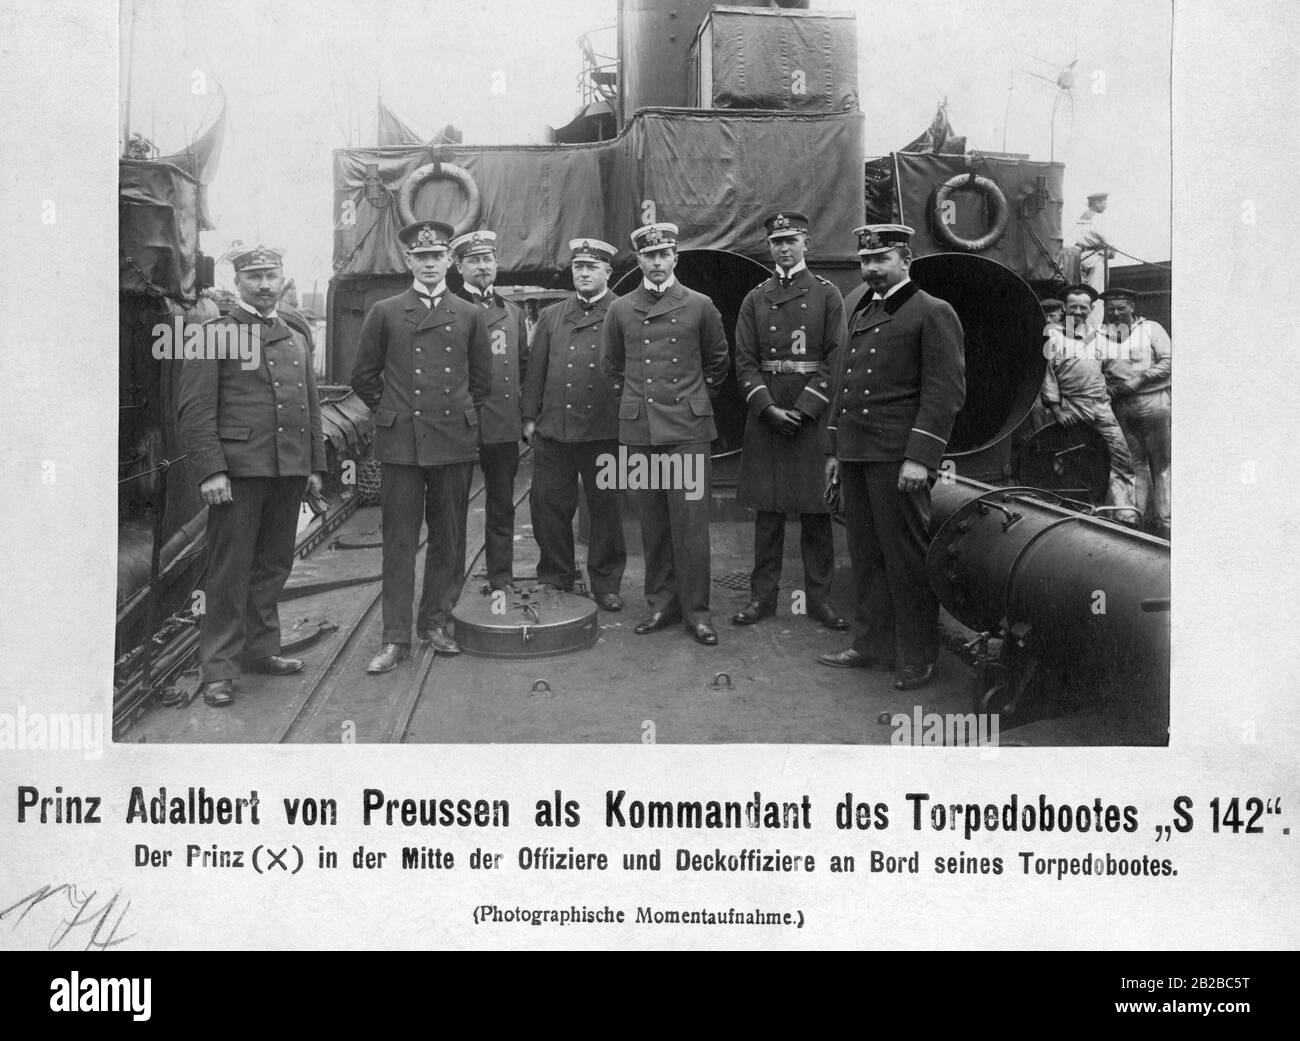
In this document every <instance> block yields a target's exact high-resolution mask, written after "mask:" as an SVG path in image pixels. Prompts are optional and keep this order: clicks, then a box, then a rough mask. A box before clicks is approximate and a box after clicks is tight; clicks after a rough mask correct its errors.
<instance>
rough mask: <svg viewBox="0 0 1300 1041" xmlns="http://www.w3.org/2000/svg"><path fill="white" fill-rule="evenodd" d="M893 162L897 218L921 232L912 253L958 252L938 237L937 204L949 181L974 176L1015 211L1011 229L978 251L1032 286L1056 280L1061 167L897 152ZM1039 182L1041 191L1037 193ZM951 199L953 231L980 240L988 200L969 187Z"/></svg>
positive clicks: (1026, 161)
mask: <svg viewBox="0 0 1300 1041" xmlns="http://www.w3.org/2000/svg"><path fill="white" fill-rule="evenodd" d="M890 158H891V159H892V164H893V168H894V178H893V180H894V185H893V192H894V201H895V203H896V206H897V209H896V211H895V214H894V217H893V219H894V220H898V221H901V222H902V223H903V224H907V225H909V226H910V227H912V228H913V229H915V231H916V234H915V235H913V236H912V252H913V254H914V255H916V256H926V255H927V254H930V253H947V252H954V251H955V250H954V247H953V246H952V245H951V244H949V243H947V242H945V241H943V240H942V239H941V238H940V237H939V236H938V234H937V227H936V226H937V224H938V222H939V221H940V220H942V219H943V218H944V214H942V213H941V212H940V210H941V207H939V206H936V198H935V196H936V192H937V190H938V189H939V187H940V186H942V185H943V184H944V183H945V182H946V181H949V180H950V179H952V178H955V177H959V176H962V175H967V174H972V173H973V174H975V175H976V176H977V177H982V178H987V179H988V180H989V181H991V182H993V184H994V185H996V186H997V188H998V190H999V191H1000V192H1001V193H1002V195H1003V197H1004V198H1005V200H1006V204H1007V208H1008V210H1009V218H1008V220H1007V225H1006V229H1005V230H1004V231H1003V232H1002V234H1001V235H1000V236H998V238H997V241H996V242H994V243H993V244H992V245H991V246H989V247H988V248H986V249H981V250H978V251H977V252H978V254H979V255H980V256H982V257H985V258H987V259H989V260H995V261H997V262H998V263H999V264H1002V265H1003V266H1005V267H1008V268H1010V269H1011V270H1012V271H1014V272H1015V273H1016V274H1018V275H1019V276H1020V277H1021V278H1023V279H1025V280H1026V281H1030V282H1033V281H1046V280H1050V279H1052V278H1053V277H1054V275H1055V274H1056V268H1055V267H1054V266H1053V260H1055V261H1056V262H1057V263H1059V258H1060V254H1061V245H1062V243H1061V207H1062V205H1063V199H1064V187H1063V181H1064V177H1065V167H1064V165H1063V164H1061V163H1044V162H1034V161H1031V160H1029V159H1021V158H1016V157H1005V156H991V155H982V154H980V153H968V154H966V155H942V154H933V153H916V152H895V153H893V155H892V156H891V157H890ZM1040 179H1042V189H1043V191H1040V190H1039V187H1040V185H1039V182H1040ZM1044 192H1045V194H1044ZM948 198H949V201H950V202H951V203H952V207H951V211H950V212H949V214H948V216H949V217H951V218H952V220H951V223H950V224H949V228H950V229H951V230H952V231H953V232H955V233H956V234H957V235H958V236H960V237H961V238H963V239H967V240H976V239H978V238H980V237H981V236H982V235H984V234H985V233H986V232H987V231H988V229H989V228H990V225H991V222H992V218H993V214H992V211H991V206H990V204H989V200H988V198H987V197H985V196H984V195H982V194H980V193H979V192H977V191H970V190H963V191H955V192H953V193H952V194H951V195H950V196H949V197H948Z"/></svg>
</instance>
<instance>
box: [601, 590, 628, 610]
mask: <svg viewBox="0 0 1300 1041" xmlns="http://www.w3.org/2000/svg"><path fill="white" fill-rule="evenodd" d="M596 606H597V607H599V608H600V609H601V610H602V611H621V610H623V598H622V597H621V596H619V595H618V594H617V593H597V594H596Z"/></svg>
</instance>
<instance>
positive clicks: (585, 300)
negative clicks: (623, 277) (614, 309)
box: [574, 286, 609, 307]
mask: <svg viewBox="0 0 1300 1041" xmlns="http://www.w3.org/2000/svg"><path fill="white" fill-rule="evenodd" d="M608 292H609V286H606V287H605V288H604V289H602V290H601V291H600V292H599V293H597V294H596V295H595V296H593V297H588V298H584V297H583V296H582V294H581V293H579V292H578V291H577V290H576V289H575V290H574V295H575V296H577V298H578V300H579V301H580V302H582V303H584V304H586V305H587V306H588V307H590V306H591V305H592V304H594V303H595V302H596V301H597V300H600V299H602V298H603V297H604V296H605V294H606V293H608Z"/></svg>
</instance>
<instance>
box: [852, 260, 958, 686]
mask: <svg viewBox="0 0 1300 1041" xmlns="http://www.w3.org/2000/svg"><path fill="white" fill-rule="evenodd" d="M844 313H845V315H846V322H847V339H846V341H845V347H844V350H843V351H842V352H841V358H840V363H839V365H838V367H837V374H836V381H835V388H834V389H835V394H834V396H833V398H832V401H831V421H830V424H829V425H828V428H827V433H828V444H829V448H830V451H831V452H832V453H833V454H834V455H835V456H836V457H837V458H838V459H839V460H840V464H841V466H840V472H841V478H840V479H841V483H842V489H843V498H844V515H845V529H846V536H847V538H848V544H849V557H850V560H851V561H852V564H853V577H854V584H855V586H856V600H857V612H856V616H855V618H854V640H853V646H854V649H855V650H857V651H858V652H859V653H861V654H863V655H866V656H867V657H869V658H873V659H875V660H878V661H894V662H896V663H898V664H902V665H917V666H921V665H928V664H931V663H932V662H933V661H934V659H935V657H936V655H937V653H938V619H939V602H938V600H937V599H936V598H935V595H934V593H933V592H932V591H931V590H930V585H929V582H928V580H927V579H926V574H925V554H926V549H927V547H928V545H929V523H930V489H929V486H928V485H927V486H925V487H923V488H922V489H921V490H919V491H915V492H901V491H899V490H898V474H899V469H900V467H901V465H902V463H903V461H904V460H905V459H911V460H913V461H915V462H918V463H920V464H922V465H923V466H925V467H926V468H927V469H929V470H930V471H932V472H933V471H935V470H937V469H938V467H939V464H940V462H941V461H942V458H943V454H944V451H945V449H946V448H947V444H948V437H949V435H950V434H951V433H952V425H953V421H954V419H955V418H956V416H957V413H958V412H959V411H960V409H961V406H962V403H963V402H964V401H965V397H966V382H965V355H964V343H963V334H962V328H961V322H960V321H959V320H958V318H957V314H956V312H955V311H954V310H953V309H952V306H951V305H949V304H948V303H947V302H945V301H943V300H939V299H937V298H936V297H933V296H931V295H930V294H929V293H926V292H924V291H923V290H922V289H920V287H918V286H917V285H916V284H915V283H914V282H911V281H910V280H909V281H905V282H903V283H901V284H900V285H899V286H898V288H896V289H895V290H894V291H893V292H892V293H890V294H889V295H888V296H887V297H886V298H885V299H884V300H883V301H881V300H880V299H879V298H878V297H876V296H875V295H874V294H873V293H872V292H871V290H870V289H869V288H868V287H867V286H865V285H863V286H860V287H859V288H858V289H855V290H854V291H853V292H852V293H850V294H849V295H848V297H847V298H846V299H845V301H844Z"/></svg>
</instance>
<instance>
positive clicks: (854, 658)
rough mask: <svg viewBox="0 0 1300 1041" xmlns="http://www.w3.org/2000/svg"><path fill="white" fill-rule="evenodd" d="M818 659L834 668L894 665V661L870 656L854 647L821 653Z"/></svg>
mask: <svg viewBox="0 0 1300 1041" xmlns="http://www.w3.org/2000/svg"><path fill="white" fill-rule="evenodd" d="M817 660H818V661H819V662H820V663H821V664H823V665H829V666H830V667H831V668H832V669H892V668H893V667H894V663H893V662H892V661H882V660H881V659H880V658H871V657H868V656H867V655H865V654H862V653H860V652H859V651H855V650H854V649H853V648H852V647H850V648H849V649H848V650H845V651H836V652H835V653H834V654H819V655H817Z"/></svg>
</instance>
